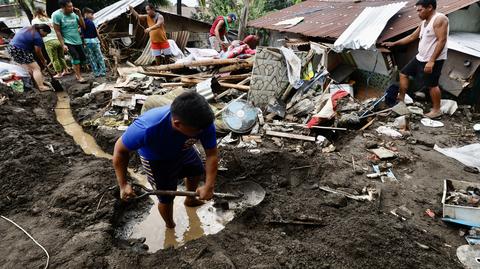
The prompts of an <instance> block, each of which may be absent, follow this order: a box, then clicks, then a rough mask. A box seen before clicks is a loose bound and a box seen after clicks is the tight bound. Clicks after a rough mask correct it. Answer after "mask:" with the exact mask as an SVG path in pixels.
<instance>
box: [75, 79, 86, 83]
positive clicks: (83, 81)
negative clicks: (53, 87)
mask: <svg viewBox="0 0 480 269" xmlns="http://www.w3.org/2000/svg"><path fill="white" fill-rule="evenodd" d="M77 82H78V83H82V84H83V83H86V82H87V80H86V79H84V78H82V79H77Z"/></svg>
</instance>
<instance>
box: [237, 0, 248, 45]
mask: <svg viewBox="0 0 480 269" xmlns="http://www.w3.org/2000/svg"><path fill="white" fill-rule="evenodd" d="M249 6H250V0H243V8H242V14H241V16H240V25H239V27H238V39H239V40H243V38H245V32H246V29H247V24H248V9H249Z"/></svg>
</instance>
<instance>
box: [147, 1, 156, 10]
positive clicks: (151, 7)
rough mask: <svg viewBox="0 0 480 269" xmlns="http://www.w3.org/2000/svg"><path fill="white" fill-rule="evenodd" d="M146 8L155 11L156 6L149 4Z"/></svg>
mask: <svg viewBox="0 0 480 269" xmlns="http://www.w3.org/2000/svg"><path fill="white" fill-rule="evenodd" d="M145 6H146V7H149V8H150V9H153V10H155V5H154V4H152V3H147V4H146V5H145Z"/></svg>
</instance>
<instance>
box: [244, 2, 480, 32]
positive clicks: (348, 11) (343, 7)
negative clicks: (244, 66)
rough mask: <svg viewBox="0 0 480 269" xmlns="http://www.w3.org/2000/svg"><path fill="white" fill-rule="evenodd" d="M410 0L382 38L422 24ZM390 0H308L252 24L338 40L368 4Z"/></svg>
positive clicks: (446, 5)
mask: <svg viewBox="0 0 480 269" xmlns="http://www.w3.org/2000/svg"><path fill="white" fill-rule="evenodd" d="M416 1H417V0H409V1H408V4H407V5H406V6H405V7H404V8H402V9H401V10H400V11H399V12H398V13H397V14H396V15H395V16H394V17H393V18H392V19H391V20H390V21H389V23H388V24H387V27H386V28H385V29H384V31H383V32H382V34H381V35H380V37H379V41H384V40H387V39H389V38H392V37H395V36H397V35H399V34H401V33H404V32H406V31H409V30H412V29H414V28H415V27H417V26H418V25H419V24H420V19H419V18H418V15H417V12H416V10H415V3H416ZM478 1H479V0H439V1H437V3H438V4H437V11H439V12H442V13H444V14H449V13H451V12H454V11H456V10H459V9H461V8H463V7H466V6H469V5H471V4H473V3H476V2H478ZM390 3H392V1H389V0H362V1H361V2H358V3H354V1H353V0H334V1H331V0H307V1H305V2H302V3H299V4H297V5H294V6H291V7H288V8H285V9H282V10H279V11H275V12H272V13H269V14H267V15H265V16H263V17H261V18H259V19H256V20H254V21H251V22H250V23H249V24H248V25H249V26H250V27H254V28H264V29H269V30H276V31H281V32H292V33H297V34H301V35H304V36H309V37H320V38H326V39H331V40H335V39H337V38H338V37H339V36H340V35H341V34H342V33H343V32H344V31H345V29H347V27H348V26H349V25H350V24H351V23H352V22H353V21H354V20H355V18H357V17H358V16H359V14H360V13H361V12H362V10H363V9H364V8H366V7H376V6H382V5H386V4H390ZM299 16H302V17H304V18H305V19H304V21H303V22H301V23H299V24H297V25H295V26H293V27H291V28H288V29H285V28H284V27H283V26H275V25H274V24H275V23H277V22H280V21H283V20H287V19H291V18H294V17H299Z"/></svg>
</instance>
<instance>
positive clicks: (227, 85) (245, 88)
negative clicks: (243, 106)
mask: <svg viewBox="0 0 480 269" xmlns="http://www.w3.org/2000/svg"><path fill="white" fill-rule="evenodd" d="M220 86H222V87H224V88H232V89H236V90H241V91H244V92H248V91H249V90H250V86H245V85H239V84H232V83H224V82H220Z"/></svg>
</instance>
